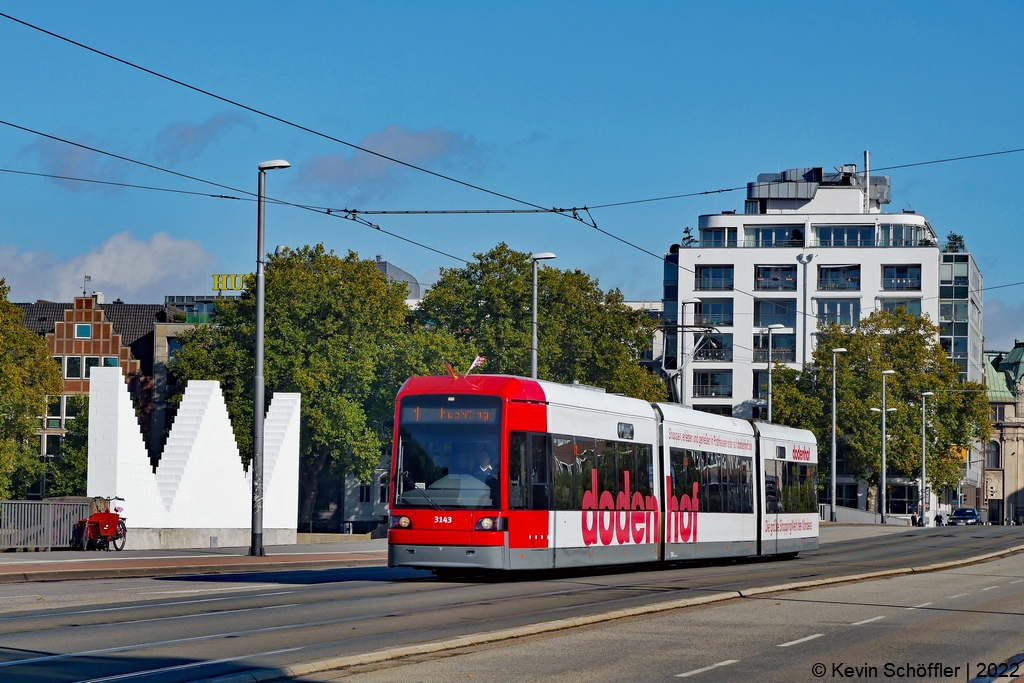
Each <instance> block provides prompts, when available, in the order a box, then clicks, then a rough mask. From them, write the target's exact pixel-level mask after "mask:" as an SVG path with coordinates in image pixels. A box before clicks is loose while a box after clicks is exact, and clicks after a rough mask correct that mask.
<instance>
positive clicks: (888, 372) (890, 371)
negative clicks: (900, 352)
mask: <svg viewBox="0 0 1024 683" xmlns="http://www.w3.org/2000/svg"><path fill="white" fill-rule="evenodd" d="M882 374H883V375H895V374H896V371H895V370H882Z"/></svg>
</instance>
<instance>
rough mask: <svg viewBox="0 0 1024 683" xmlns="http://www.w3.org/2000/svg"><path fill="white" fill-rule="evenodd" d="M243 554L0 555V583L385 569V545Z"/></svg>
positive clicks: (277, 549) (214, 550) (207, 551)
mask: <svg viewBox="0 0 1024 683" xmlns="http://www.w3.org/2000/svg"><path fill="white" fill-rule="evenodd" d="M248 550H249V549H248V548H203V549H198V550H135V551H132V550H126V551H122V552H116V551H107V552H104V551H85V552H83V551H74V550H60V551H54V552H46V553H0V583H21V582H25V581H65V580H70V579H112V578H124V577H139V576H180V575H185V574H226V573H237V572H267V571H292V570H302V569H334V568H339V567H359V566H367V565H383V564H386V563H387V556H388V554H387V540H385V539H378V540H372V541H358V542H348V543H324V544H320V545H306V544H304V545H287V546H269V547H267V549H266V551H267V555H266V556H265V557H249V556H248V555H247V554H246V553H247V552H248Z"/></svg>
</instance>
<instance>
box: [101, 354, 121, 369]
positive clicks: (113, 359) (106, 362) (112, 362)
mask: <svg viewBox="0 0 1024 683" xmlns="http://www.w3.org/2000/svg"><path fill="white" fill-rule="evenodd" d="M117 366H118V362H117V356H104V357H103V367H105V368H116V367H117Z"/></svg>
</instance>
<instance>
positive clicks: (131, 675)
mask: <svg viewBox="0 0 1024 683" xmlns="http://www.w3.org/2000/svg"><path fill="white" fill-rule="evenodd" d="M301 649H302V647H290V648H288V649H286V650H273V651H272V652H260V653H258V654H257V655H239V656H237V657H227V658H225V659H214V660H211V661H209V662H192V663H191V664H179V665H177V666H165V667H163V668H162V669H148V670H146V671H133V672H131V673H127V674H118V675H116V676H107V677H105V678H90V679H89V680H87V681H82V682H81V683H103V682H104V681H119V680H122V679H125V678H135V677H137V676H151V675H152V674H158V673H165V672H167V671H181V670H182V669H194V668H195V667H197V666H209V665H211V664H224V663H225V662H237V661H238V660H239V659H245V658H247V657H252V656H262V655H279V654H281V653H282V652H294V651H295V650H301Z"/></svg>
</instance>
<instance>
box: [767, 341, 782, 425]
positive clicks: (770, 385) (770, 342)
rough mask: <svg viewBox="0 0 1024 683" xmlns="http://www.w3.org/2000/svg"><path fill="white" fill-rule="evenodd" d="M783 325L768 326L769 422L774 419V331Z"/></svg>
mask: <svg viewBox="0 0 1024 683" xmlns="http://www.w3.org/2000/svg"><path fill="white" fill-rule="evenodd" d="M783 327H785V325H783V324H782V323H774V324H772V325H769V326H768V422H771V421H772V332H773V331H775V330H781V329H782V328H783Z"/></svg>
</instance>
